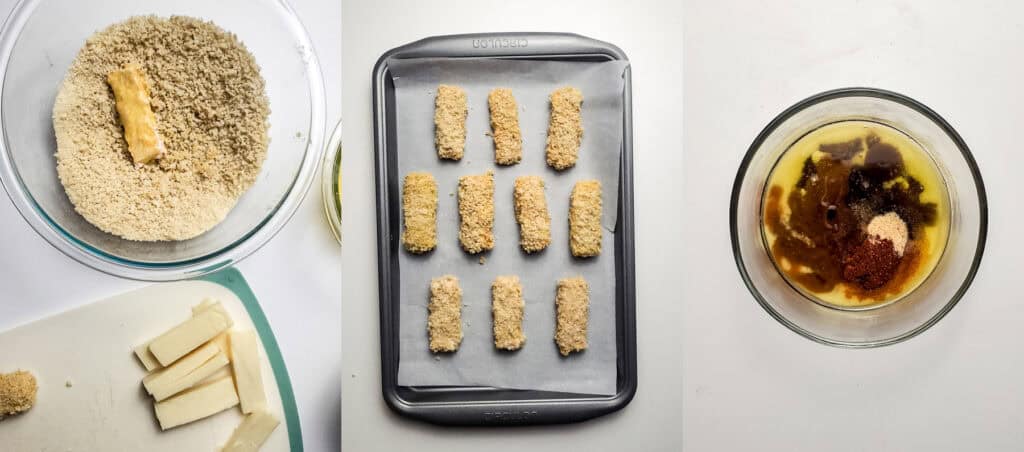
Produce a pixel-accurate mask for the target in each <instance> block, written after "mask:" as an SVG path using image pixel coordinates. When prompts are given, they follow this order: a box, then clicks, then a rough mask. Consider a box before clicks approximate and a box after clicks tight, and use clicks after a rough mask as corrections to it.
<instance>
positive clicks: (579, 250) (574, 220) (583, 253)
mask: <svg viewBox="0 0 1024 452" xmlns="http://www.w3.org/2000/svg"><path fill="white" fill-rule="evenodd" d="M569 246H570V248H571V249H572V255H573V256H576V257H593V256H597V255H599V254H601V182H600V181H597V180H582V181H579V182H576V185H575V186H574V187H573V188H572V195H571V197H570V199H569Z"/></svg>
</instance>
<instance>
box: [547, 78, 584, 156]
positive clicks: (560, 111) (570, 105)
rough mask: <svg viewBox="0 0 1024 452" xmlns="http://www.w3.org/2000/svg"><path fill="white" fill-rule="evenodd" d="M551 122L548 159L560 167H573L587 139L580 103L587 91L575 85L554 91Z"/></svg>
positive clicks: (549, 126) (549, 125)
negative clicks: (584, 91)
mask: <svg viewBox="0 0 1024 452" xmlns="http://www.w3.org/2000/svg"><path fill="white" fill-rule="evenodd" d="M550 99H551V122H550V123H549V124H548V144H547V161H548V165H550V166H551V167H552V168H554V169H556V170H559V171H561V170H564V169H568V168H572V167H573V165H575V164H576V156H577V154H578V153H579V150H580V141H581V140H582V139H583V119H582V118H581V117H580V107H581V106H582V105H583V93H581V92H580V90H578V89H576V88H573V87H571V86H566V87H564V88H559V89H557V90H555V91H554V92H553V93H551V96H550Z"/></svg>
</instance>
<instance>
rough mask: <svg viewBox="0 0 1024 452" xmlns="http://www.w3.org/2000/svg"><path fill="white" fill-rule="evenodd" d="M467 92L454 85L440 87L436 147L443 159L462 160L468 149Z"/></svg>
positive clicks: (436, 104)
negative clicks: (464, 152)
mask: <svg viewBox="0 0 1024 452" xmlns="http://www.w3.org/2000/svg"><path fill="white" fill-rule="evenodd" d="M468 114H469V107H468V106H467V104H466V92H465V91H464V90H463V89H462V88H459V87H458V86H453V85H438V86H437V98H436V99H434V145H435V146H436V147H437V156H438V157H440V158H442V159H448V160H460V159H462V154H463V151H464V150H465V148H466V116H467V115H468Z"/></svg>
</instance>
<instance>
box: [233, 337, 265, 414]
mask: <svg viewBox="0 0 1024 452" xmlns="http://www.w3.org/2000/svg"><path fill="white" fill-rule="evenodd" d="M231 368H232V370H233V371H234V373H235V385H237V386H238V400H239V401H240V402H241V407H242V412H243V413H245V414H249V413H252V412H253V411H256V410H259V409H262V408H263V407H265V406H266V405H267V395H266V393H264V392H263V374H262V372H261V368H262V366H260V355H259V350H258V346H257V339H256V332H255V331H252V330H248V331H232V332H231Z"/></svg>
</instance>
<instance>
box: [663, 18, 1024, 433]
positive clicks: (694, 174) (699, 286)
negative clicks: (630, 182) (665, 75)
mask: <svg viewBox="0 0 1024 452" xmlns="http://www.w3.org/2000/svg"><path fill="white" fill-rule="evenodd" d="M684 11H685V19H684V23H683V25H684V36H683V38H684V46H683V49H684V55H685V62H686V71H685V73H684V88H683V94H684V97H685V98H686V105H685V111H684V116H683V119H684V132H685V134H684V139H683V144H684V146H685V154H684V172H683V178H682V179H683V182H682V193H683V198H682V199H683V205H684V206H686V207H687V213H688V217H687V218H686V221H685V222H684V223H683V224H684V225H685V226H684V227H683V229H682V232H683V238H684V240H685V241H686V242H687V246H686V250H687V252H686V255H685V256H684V258H683V265H682V269H681V270H682V272H681V276H683V277H684V278H685V279H684V285H683V287H684V290H683V300H682V301H683V306H684V309H683V312H682V316H683V317H682V318H683V321H682V329H683V337H682V339H683V346H682V354H683V375H684V379H683V385H684V396H683V413H684V415H683V438H684V439H683V444H684V445H685V449H686V450H693V451H705V450H730V451H731V450H762V451H821V450H830V451H866V450H871V451H906V450H928V451H963V450H985V451H995V450H1020V448H1021V447H1022V444H1024V429H1022V428H1021V426H1022V425H1024V410H1021V409H1020V407H1021V406H1022V405H1024V390H1022V388H1024V352H1022V351H1021V347H1022V345H1024V328H1022V326H1021V325H1022V323H1024V297H1022V296H1021V295H1020V293H1019V292H1018V291H1011V290H1010V288H1011V287H1015V286H1016V283H1017V282H1018V281H1019V280H1020V278H1021V277H1020V274H1019V273H1020V270H1021V269H1022V268H1024V265H1022V264H1021V261H1020V256H1021V252H1022V251H1024V242H1022V241H1021V240H1020V238H1019V237H1018V236H1016V235H1014V234H1019V229H1020V224H1021V222H1022V221H1024V213H1022V211H1021V207H1020V206H1021V201H1020V197H1021V195H1022V194H1024V190H1022V186H1021V182H1020V181H1021V179H1022V178H1021V173H1020V171H1021V168H1022V165H1024V152H1022V150H1021V145H1020V139H1019V133H1020V130H1021V127H1022V126H1024V109H1022V108H1021V99H1022V91H1021V81H1022V80H1024V63H1022V61H1024V60H1022V59H1021V57H1020V49H1022V48H1024V5H1022V4H1021V3H1019V2H1009V1H989V2H975V3H972V4H970V5H967V4H965V3H963V2H955V1H941V2H924V1H916V2H914V1H891V2H820V1H813V0H807V1H784V2H749V1H742V0H721V1H716V2H696V1H691V2H688V3H687V4H686V5H684ZM845 86H872V87H879V88H886V89H890V90H894V91H898V92H901V93H903V94H906V95H909V96H911V97H913V98H915V99H917V100H919V101H921V102H923V103H925V104H926V105H928V106H930V107H931V108H933V109H934V110H936V111H937V112H938V113H939V114H940V115H942V116H943V117H945V119H946V120H948V121H949V122H950V123H951V124H952V125H953V127H954V128H955V129H956V130H957V131H959V133H960V134H961V135H962V136H963V138H964V140H966V142H967V144H968V145H969V146H970V148H971V150H972V151H973V153H974V156H975V157H976V158H977V161H978V165H979V166H980V167H981V172H982V176H983V177H984V180H985V184H986V186H987V192H988V201H989V220H990V221H989V228H988V246H987V248H986V250H985V257H984V260H983V262H982V264H981V269H980V271H979V273H978V275H977V278H976V279H975V281H974V284H973V285H972V286H971V288H970V290H968V292H967V294H966V296H965V297H964V298H963V299H962V300H961V301H960V303H959V305H957V306H956V308H955V309H953V310H952V312H951V313H950V314H949V315H948V316H946V318H945V319H943V320H942V321H941V322H939V323H938V324H937V325H935V326H934V327H933V328H931V329H930V330H928V331H926V332H925V333H923V334H922V335H920V336H918V337H916V338H913V339H911V340H910V341H908V342H905V343H902V344H898V345H894V346H890V347H885V348H881V349H873V350H844V349H837V348H831V347H827V346H823V345H819V344H816V343H813V342H811V341H809V340H806V339H804V338H802V337H800V336H798V335H796V334H794V333H792V332H790V331H789V330H788V329H786V328H785V327H783V326H782V325H780V324H779V323H777V322H776V321H775V320H773V319H772V318H770V317H769V316H768V314H766V313H765V312H764V311H763V310H762V309H761V308H760V307H759V306H758V305H757V304H756V303H755V301H754V299H753V298H752V297H751V295H750V294H749V293H748V292H747V289H746V288H745V287H744V285H743V284H742V282H741V280H740V277H739V274H738V272H737V270H736V265H735V263H734V261H733V257H732V254H731V250H730V242H729V236H728V231H729V227H728V226H729V225H728V221H729V220H728V214H727V210H728V205H729V196H730V190H731V186H732V182H733V177H735V174H736V169H737V166H738V165H739V163H740V160H741V159H742V157H743V155H744V153H745V152H746V150H747V148H748V146H750V143H751V141H753V139H754V136H755V135H757V133H758V132H760V130H761V129H762V128H763V127H764V126H765V125H766V124H767V123H768V122H769V121H770V120H771V119H772V118H773V117H774V116H775V115H777V114H778V113H780V112H781V111H782V110H783V109H785V108H786V107H788V106H790V105H792V104H793V103H795V102H797V101H799V100H801V99H803V98H805V97H807V96H810V95H812V94H815V93H817V92H820V91H823V90H827V89H831V88H838V87H845ZM1011 284H1013V285H1011Z"/></svg>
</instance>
